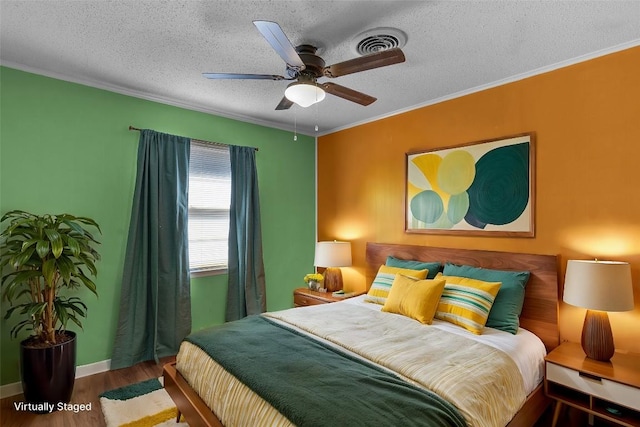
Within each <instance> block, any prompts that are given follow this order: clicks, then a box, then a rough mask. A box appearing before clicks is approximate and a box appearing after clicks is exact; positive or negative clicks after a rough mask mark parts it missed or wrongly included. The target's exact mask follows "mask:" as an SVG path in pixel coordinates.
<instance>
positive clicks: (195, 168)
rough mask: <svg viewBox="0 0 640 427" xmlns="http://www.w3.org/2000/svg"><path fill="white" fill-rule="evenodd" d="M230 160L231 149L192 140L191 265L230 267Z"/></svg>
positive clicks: (203, 268)
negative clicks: (228, 264) (228, 258)
mask: <svg viewBox="0 0 640 427" xmlns="http://www.w3.org/2000/svg"><path fill="white" fill-rule="evenodd" d="M230 205H231V163H230V159H229V148H228V147H226V146H218V145H214V144H206V143H201V142H197V141H193V140H192V141H191V157H190V160H189V268H190V270H191V272H192V273H194V272H201V271H210V270H221V269H226V268H227V261H228V260H227V257H228V253H227V246H228V238H229V206H230Z"/></svg>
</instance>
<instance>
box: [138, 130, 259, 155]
mask: <svg viewBox="0 0 640 427" xmlns="http://www.w3.org/2000/svg"><path fill="white" fill-rule="evenodd" d="M129 130H137V131H138V132H140V131H141V130H142V129H140V128H136V127H133V126H131V125H129ZM190 139H191V140H192V141H195V142H201V143H205V144H211V145H219V146H221V147H228V146H229V144H223V143H222V142H213V141H205V140H204V139H194V138H190ZM253 149H254V150H256V151H258V148H257V147H253Z"/></svg>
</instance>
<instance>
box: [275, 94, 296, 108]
mask: <svg viewBox="0 0 640 427" xmlns="http://www.w3.org/2000/svg"><path fill="white" fill-rule="evenodd" d="M292 106H293V101H290V100H289V98H287V97H286V96H283V97H282V99H281V100H280V103H279V104H278V106H277V107H276V110H288V109H289V108H291V107H292Z"/></svg>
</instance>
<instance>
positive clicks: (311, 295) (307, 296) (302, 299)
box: [293, 288, 364, 307]
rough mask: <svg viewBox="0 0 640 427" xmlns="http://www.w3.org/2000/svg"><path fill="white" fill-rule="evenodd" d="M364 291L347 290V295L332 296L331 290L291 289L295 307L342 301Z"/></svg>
mask: <svg viewBox="0 0 640 427" xmlns="http://www.w3.org/2000/svg"><path fill="white" fill-rule="evenodd" d="M363 293H364V292H355V293H351V292H349V294H348V296H347V297H334V296H333V295H331V292H317V291H312V290H311V289H309V288H298V289H295V290H294V291H293V304H294V305H295V306H296V307H304V306H307V305H317V304H328V303H331V302H337V301H342V300H344V299H345V298H351V297H355V296H358V295H362V294H363Z"/></svg>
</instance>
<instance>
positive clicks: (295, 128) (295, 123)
mask: <svg viewBox="0 0 640 427" xmlns="http://www.w3.org/2000/svg"><path fill="white" fill-rule="evenodd" d="M293 140H294V141H297V140H298V115H297V113H296V109H295V108H294V109H293Z"/></svg>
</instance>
